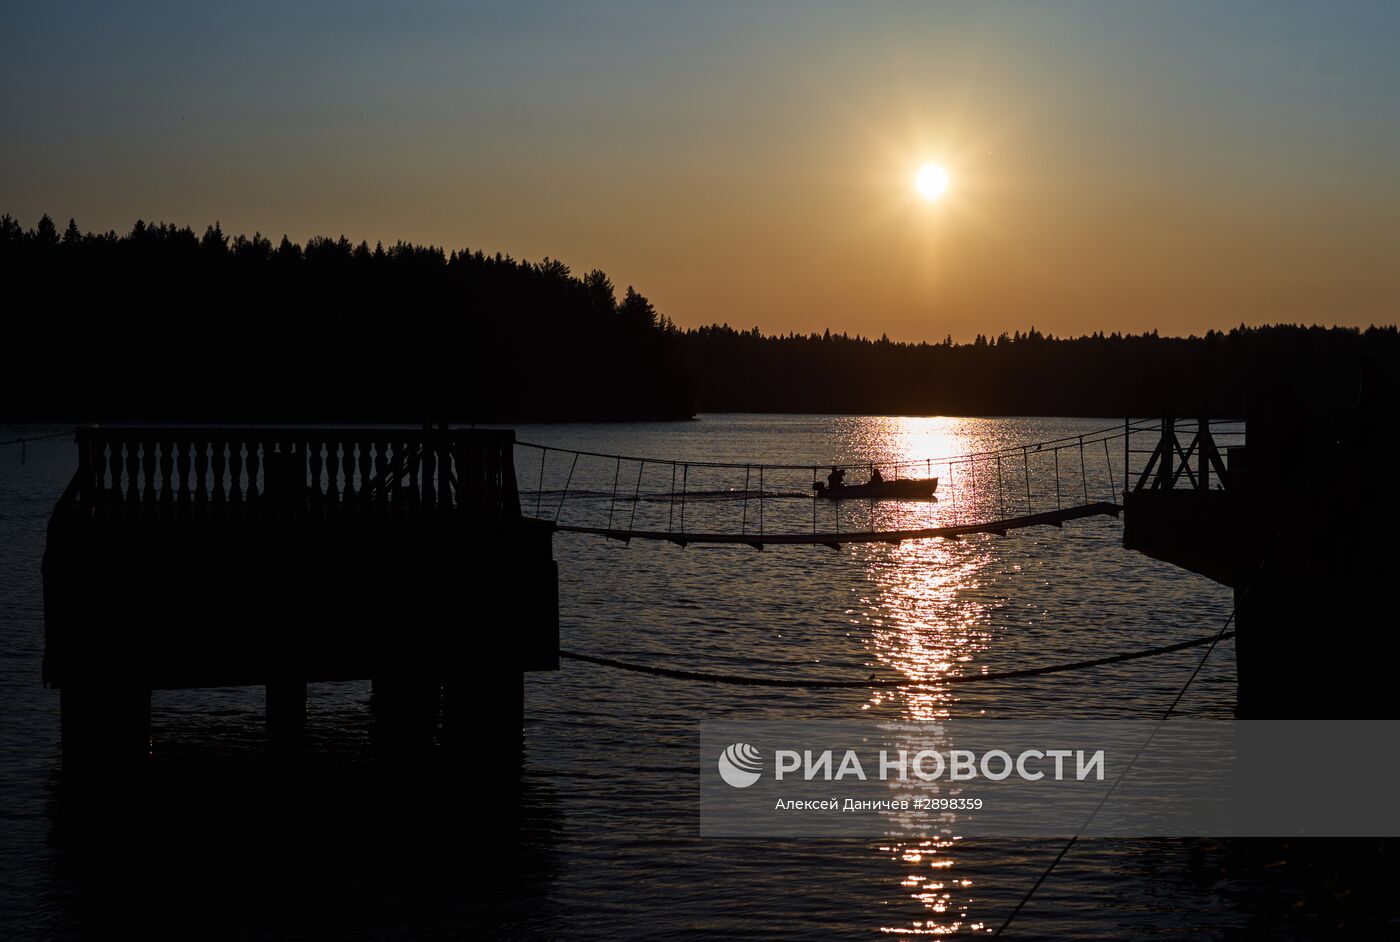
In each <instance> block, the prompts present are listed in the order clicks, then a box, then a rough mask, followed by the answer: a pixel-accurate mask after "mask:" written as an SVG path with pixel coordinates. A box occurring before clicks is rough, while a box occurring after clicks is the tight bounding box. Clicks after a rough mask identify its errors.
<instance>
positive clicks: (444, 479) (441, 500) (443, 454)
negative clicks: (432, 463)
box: [433, 432, 452, 513]
mask: <svg viewBox="0 0 1400 942" xmlns="http://www.w3.org/2000/svg"><path fill="white" fill-rule="evenodd" d="M433 447H435V448H437V449H438V506H439V508H441V510H442V511H443V513H451V512H452V452H450V451H448V448H447V433H446V432H440V433H439V434H438V435H437V436H436V438H435V441H434V442H433Z"/></svg>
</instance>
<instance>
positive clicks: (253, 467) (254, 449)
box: [245, 437, 263, 504]
mask: <svg viewBox="0 0 1400 942" xmlns="http://www.w3.org/2000/svg"><path fill="white" fill-rule="evenodd" d="M262 447H263V444H262V442H260V441H258V440H257V439H255V438H252V437H249V439H248V489H247V491H246V494H245V496H246V497H247V498H248V502H249V503H250V504H251V503H253V502H255V501H257V499H258V468H259V466H260V464H261V460H260V457H259V452H260V451H261V450H262Z"/></svg>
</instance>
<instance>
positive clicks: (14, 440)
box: [0, 428, 73, 445]
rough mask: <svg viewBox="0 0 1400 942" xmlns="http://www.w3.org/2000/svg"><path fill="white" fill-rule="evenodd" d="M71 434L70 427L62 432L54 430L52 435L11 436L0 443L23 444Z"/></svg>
mask: <svg viewBox="0 0 1400 942" xmlns="http://www.w3.org/2000/svg"><path fill="white" fill-rule="evenodd" d="M72 435H73V430H72V429H71V428H70V429H65V430H64V431H62V432H54V433H53V434H52V435H26V436H23V437H21V438H11V439H7V440H5V441H3V442H0V445H24V444H27V443H29V442H47V441H52V440H53V439H55V438H71V437H72Z"/></svg>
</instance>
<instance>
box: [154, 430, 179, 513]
mask: <svg viewBox="0 0 1400 942" xmlns="http://www.w3.org/2000/svg"><path fill="white" fill-rule="evenodd" d="M174 447H175V445H174V443H173V442H172V441H171V440H170V439H168V438H165V439H161V442H160V483H159V484H158V485H157V487H158V488H159V491H160V493H159V500H160V504H161V506H162V507H164V508H166V510H167V511H168V509H169V506H170V504H172V503H173V502H174V500H175V485H174V482H173V478H174V476H175V470H174V469H175V456H174V454H173V453H172V449H173V448H174Z"/></svg>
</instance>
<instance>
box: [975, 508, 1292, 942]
mask: <svg viewBox="0 0 1400 942" xmlns="http://www.w3.org/2000/svg"><path fill="white" fill-rule="evenodd" d="M1280 536H1282V533H1281V532H1280V533H1276V534H1274V539H1273V541H1272V542H1271V543H1270V544H1269V549H1268V551H1267V552H1265V553H1264V556H1263V558H1261V559H1260V560H1259V565H1258V567H1257V568H1256V569H1255V570H1254V577H1253V578H1252V579H1250V580H1249V584H1248V585H1246V586H1245V587H1244V591H1243V592H1241V593H1240V597H1239V598H1238V599H1237V600H1236V601H1235V607H1234V608H1232V609H1230V617H1229V618H1227V619H1225V623H1224V624H1223V625H1221V626H1220V631H1219V632H1217V633H1216V634H1215V635H1213V636H1212V637H1210V638H1207V639H1204V640H1203V641H1198V642H1197V643H1201V644H1208V645H1209V647H1207V648H1206V650H1205V653H1204V654H1202V655H1201V659H1200V660H1199V661H1197V662H1196V668H1195V670H1193V671H1191V676H1190V677H1187V678H1186V683H1184V684H1182V685H1181V689H1180V690H1178V691H1177V692H1176V697H1175V698H1173V699H1172V702H1171V704H1170V705H1169V706H1168V707H1167V708H1166V710H1165V711H1163V713H1162V718H1161V719H1160V720H1158V722H1157V725H1155V726H1153V727H1152V732H1151V733H1149V734H1148V736H1147V739H1145V740H1144V741H1143V743H1142V745H1141V746H1139V747H1138V750H1137V752H1136V753H1134V754H1133V757H1132V758H1131V759H1129V760H1128V763H1127V765H1125V766H1124V767H1123V771H1122V772H1119V773H1118V777H1117V778H1116V779H1114V780H1113V784H1111V785H1110V786H1109V787H1108V790H1107V791H1105V792H1104V794H1103V797H1101V798H1100V799H1099V803H1098V804H1097V805H1095V806H1094V808H1093V810H1092V811H1090V812H1089V816H1088V817H1087V818H1085V819H1084V823H1083V824H1081V825H1080V826H1079V830H1078V831H1076V832H1075V833H1074V835H1073V836H1072V837H1070V839H1069V840H1067V841H1065V845H1064V846H1063V847H1061V848H1060V852H1059V853H1058V854H1056V855H1055V857H1054V859H1053V860H1051V861H1050V866H1048V867H1046V868H1045V871H1044V872H1043V873H1041V875H1040V876H1039V877H1037V878H1036V881H1035V882H1034V883H1032V884H1031V887H1030V889H1029V890H1027V891H1026V895H1025V896H1023V897H1021V901H1020V902H1018V903H1017V904H1016V907H1015V908H1014V909H1012V910H1011V912H1010V913H1009V914H1008V915H1007V917H1006V921H1005V922H1003V923H1002V924H1001V925H1000V926H998V927H997V930H996V932H994V933H992V938H997V937H998V936H1000V935H1001V934H1002V933H1003V932H1005V931H1006V930H1007V927H1009V926H1010V925H1011V923H1012V922H1014V921H1015V919H1016V917H1017V916H1018V915H1019V914H1020V912H1021V910H1022V909H1024V908H1025V906H1026V904H1027V903H1029V902H1030V901H1031V897H1032V896H1034V895H1035V892H1036V890H1038V889H1040V886H1041V884H1043V883H1044V882H1045V880H1046V878H1047V877H1049V876H1050V874H1051V873H1052V872H1053V871H1054V869H1055V868H1056V867H1057V866H1059V863H1060V861H1061V860H1064V859H1065V855H1066V854H1068V853H1069V852H1070V848H1072V847H1074V845H1075V844H1076V843H1077V842H1078V841H1079V835H1080V834H1082V833H1083V832H1084V829H1085V828H1087V827H1088V826H1089V824H1090V823H1091V822H1092V821H1093V820H1094V818H1095V817H1096V816H1097V815H1098V813H1099V810H1100V809H1102V808H1103V806H1104V805H1105V804H1106V803H1107V802H1108V799H1109V798H1110V797H1111V796H1112V795H1113V792H1114V791H1115V790H1116V789H1117V788H1118V785H1119V783H1120V782H1122V781H1123V779H1124V777H1126V776H1127V774H1128V773H1129V772H1130V771H1131V770H1132V768H1133V765H1134V763H1136V762H1137V760H1138V758H1139V757H1140V756H1141V755H1142V754H1143V752H1144V751H1146V749H1147V747H1148V746H1149V745H1151V744H1152V740H1153V738H1154V737H1155V736H1156V735H1157V730H1158V729H1159V728H1161V724H1162V723H1165V722H1166V721H1167V720H1168V719H1170V718H1171V715H1172V713H1173V712H1175V710H1176V707H1177V704H1179V703H1181V698H1182V697H1184V696H1186V691H1187V689H1189V688H1190V686H1191V684H1192V682H1193V681H1195V679H1196V677H1197V676H1199V675H1200V673H1201V668H1203V667H1205V666H1206V661H1207V660H1208V659H1209V658H1210V656H1211V653H1212V652H1213V651H1215V646H1216V645H1217V644H1219V643H1220V642H1221V641H1223V640H1225V639H1226V638H1231V637H1234V635H1235V632H1233V631H1231V630H1230V625H1232V624H1233V623H1234V621H1235V615H1237V614H1238V613H1239V610H1240V604H1241V603H1242V602H1244V600H1245V599H1246V598H1248V596H1249V590H1250V589H1252V588H1254V584H1255V582H1257V581H1258V579H1259V575H1260V573H1262V572H1263V571H1264V565H1265V564H1266V563H1267V562H1268V561H1269V557H1270V556H1272V555H1273V551H1274V548H1275V547H1276V546H1277V545H1278V541H1279V537H1280Z"/></svg>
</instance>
